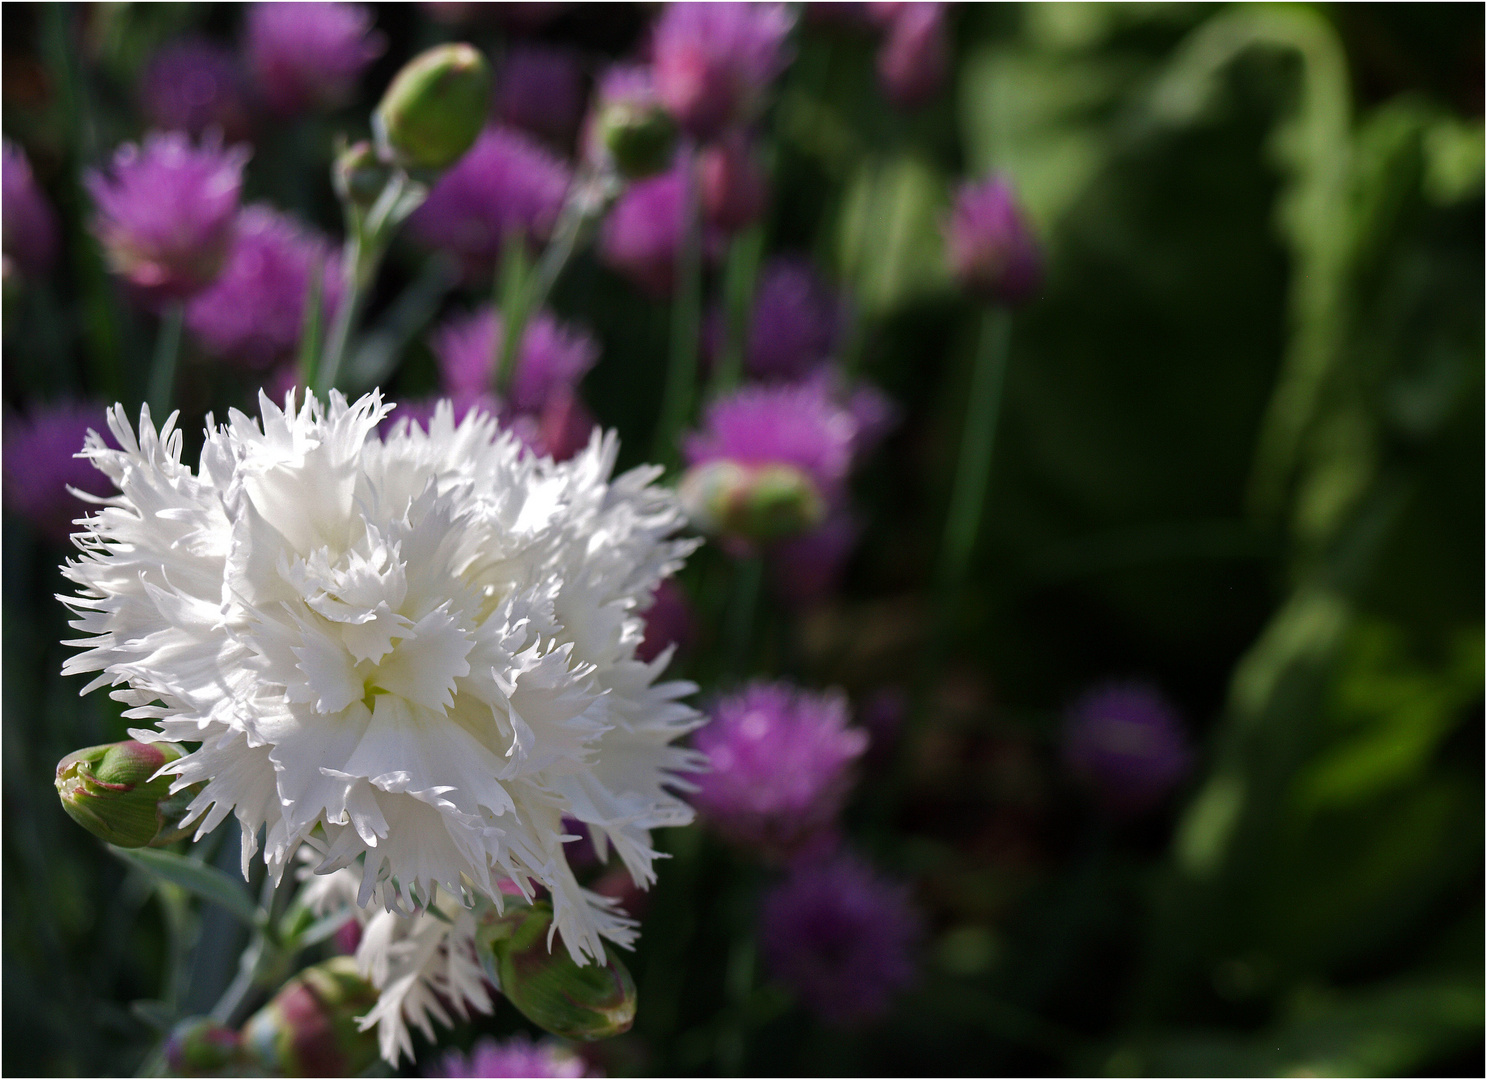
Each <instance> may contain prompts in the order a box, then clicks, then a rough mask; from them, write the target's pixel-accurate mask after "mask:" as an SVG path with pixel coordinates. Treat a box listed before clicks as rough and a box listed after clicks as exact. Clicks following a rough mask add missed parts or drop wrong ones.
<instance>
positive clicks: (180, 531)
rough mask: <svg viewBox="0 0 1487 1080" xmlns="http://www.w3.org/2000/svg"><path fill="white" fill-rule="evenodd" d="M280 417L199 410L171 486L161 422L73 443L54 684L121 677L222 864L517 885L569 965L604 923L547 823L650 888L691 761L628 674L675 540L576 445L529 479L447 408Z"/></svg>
mask: <svg viewBox="0 0 1487 1080" xmlns="http://www.w3.org/2000/svg"><path fill="white" fill-rule="evenodd" d="M294 405H295V403H294V395H293V394H292V393H291V394H290V395H289V397H288V398H287V400H286V405H285V408H284V409H283V410H280V409H279V408H277V407H276V406H275V405H274V404H273V403H272V402H271V401H269V400H268V399H267V398H266V397H262V396H261V397H260V408H261V412H262V422H261V426H260V423H259V422H257V421H254V420H252V419H250V418H249V417H247V416H245V415H243V414H242V413H239V412H237V411H236V410H234V411H233V412H232V414H231V416H230V418H229V422H228V423H227V424H225V425H223V426H221V427H213V425H212V424H211V421H210V418H209V419H208V431H207V435H206V443H205V445H204V447H203V449H202V453H201V464H200V467H199V469H198V470H197V471H196V472H192V470H191V469H189V468H188V467H186V466H184V465H183V464H182V463H181V433H180V432H179V431H175V430H174V421H175V417H174V416H172V417H171V418H170V419H169V420H167V421H166V423H165V426H164V428H163V429H162V430H161V431H160V433H159V434H158V435H157V434H156V431H155V428H154V425H153V424H152V423H151V422H150V417H149V412H148V410H145V411H144V412H143V413H142V415H141V418H140V424H139V434H138V438H136V437H135V435H134V433H133V432H132V431H131V430H130V426H129V423H128V421H127V419H126V417H125V414H124V411H123V408H122V407H121V406H116V407H115V408H114V409H113V410H112V411H111V413H110V415H109V427H110V428H111V429H112V431H113V434H114V437H115V439H116V440H117V441H118V444H119V446H120V447H121V449H118V450H114V449H112V448H110V447H109V446H108V445H107V444H105V443H104V441H103V439H101V438H100V437H98V436H97V435H96V434H90V436H89V439H88V445H87V449H86V451H85V453H86V455H87V456H88V457H90V458H91V459H92V460H93V462H94V463H95V464H96V465H97V466H98V468H100V469H101V470H103V472H105V473H107V474H108V476H109V477H110V478H111V479H112V480H113V481H114V483H115V484H116V485H117V486H118V489H119V494H118V495H117V496H115V497H113V498H110V499H103V500H99V502H100V503H101V504H102V506H103V509H102V510H101V511H100V512H98V513H97V514H95V515H93V516H91V517H89V518H88V519H86V521H85V522H84V525H85V528H86V531H85V532H83V533H81V534H79V535H78V536H77V537H75V541H76V543H77V544H78V546H79V547H80V548H81V550H82V555H81V556H80V557H79V558H77V559H75V560H72V561H70V562H69V563H68V564H67V565H66V566H65V567H64V573H65V574H66V575H67V576H68V578H70V579H71V580H72V581H74V582H76V583H77V584H78V585H79V586H80V589H79V593H78V595H77V596H75V597H64V598H62V599H63V600H64V602H65V603H67V604H68V605H69V606H70V607H71V608H72V610H73V611H74V613H75V614H76V615H77V619H76V620H75V621H74V622H73V623H72V626H73V627H74V628H75V629H77V630H78V631H80V632H81V633H82V634H83V635H86V636H84V637H82V638H81V639H80V640H77V641H75V642H72V644H75V645H78V646H84V647H86V651H85V652H83V653H81V654H80V655H78V656H75V657H73V658H72V659H71V660H69V661H68V663H67V664H66V666H65V667H64V669H63V670H64V672H66V673H73V672H94V671H96V672H101V674H100V675H99V676H98V677H97V678H95V679H94V680H93V681H92V682H91V683H90V684H89V685H88V686H87V687H86V688H85V689H84V692H85V693H86V692H87V691H88V690H91V689H93V688H94V687H97V686H100V685H104V684H110V685H113V686H123V687H124V688H121V689H117V690H115V691H113V695H114V697H115V698H117V699H118V700H120V701H122V702H125V703H126V704H128V705H130V706H131V708H130V710H129V711H128V712H127V713H126V714H125V715H126V716H129V717H131V718H135V719H150V720H153V721H154V722H155V725H156V729H155V730H148V729H147V730H140V731H134V732H132V734H133V735H134V736H135V737H136V738H139V739H144V740H170V741H172V742H189V743H199V744H200V745H199V747H198V748H197V749H195V750H194V751H192V752H191V753H189V754H187V755H186V756H185V757H183V758H181V759H180V760H178V761H176V762H174V763H172V764H171V765H169V766H167V767H166V769H165V770H164V771H166V772H170V773H174V774H176V776H177V778H178V779H177V781H176V784H175V787H177V788H184V787H186V786H188V785H191V784H195V783H198V782H202V781H205V787H204V788H203V790H202V791H201V793H200V795H198V796H197V798H196V799H195V800H194V801H193V802H192V804H191V807H190V815H191V818H190V819H195V818H198V817H199V818H200V825H199V829H200V832H206V831H209V830H211V829H213V828H215V827H216V826H217V825H218V824H219V823H220V822H221V821H222V820H223V819H224V818H225V817H226V815H227V814H228V813H233V814H235V815H236V816H237V818H238V820H239V822H240V823H241V826H242V831H243V840H244V844H243V852H244V854H243V863H244V870H245V872H246V869H247V865H248V860H249V858H250V857H251V856H252V854H253V853H254V852H255V851H256V850H257V846H258V833H259V831H260V830H261V829H262V830H264V841H263V845H264V846H263V857H264V860H265V862H266V863H267V864H268V866H269V867H270V869H271V871H272V872H273V874H274V875H275V877H276V879H277V878H278V877H279V876H281V875H282V873H283V871H284V868H285V865H286V863H287V861H288V859H289V857H290V855H291V853H292V852H293V851H294V850H295V848H296V847H297V846H298V845H299V844H300V843H301V842H302V841H304V840H306V839H307V838H309V837H310V836H311V834H312V832H313V833H314V835H315V839H316V845H315V846H316V847H317V849H320V850H322V851H323V852H324V858H323V860H322V861H321V863H320V864H319V866H318V867H317V871H318V872H320V873H329V872H332V871H334V870H336V869H338V868H341V867H351V866H352V865H353V863H356V862H358V860H360V866H359V868H358V870H359V873H360V883H359V887H358V896H357V901H358V903H359V904H362V905H365V904H367V903H369V902H371V901H372V900H373V899H376V900H377V901H379V902H380V903H382V904H383V905H384V906H385V907H386V908H387V909H388V910H390V911H398V912H408V911H411V910H414V909H416V908H419V907H423V906H426V905H428V904H430V903H432V902H433V901H434V900H435V899H436V897H437V895H438V890H439V889H440V888H442V889H443V890H445V891H446V892H448V893H449V894H450V895H451V896H453V897H456V898H458V899H459V900H460V901H462V902H468V901H469V900H471V899H472V898H473V895H474V894H483V895H485V896H487V897H490V898H491V899H492V900H493V901H494V902H495V903H496V904H497V905H499V904H500V903H501V892H500V882H501V881H503V880H505V881H510V882H512V883H514V884H515V886H516V887H517V889H518V890H519V891H520V892H521V893H523V895H527V896H531V895H532V894H533V888H534V885H535V884H540V885H542V886H545V887H546V888H547V889H548V890H549V891H550V893H551V896H552V903H553V909H554V913H555V917H556V923H557V926H558V931H559V933H560V934H561V935H562V937H563V940H564V942H565V943H566V945H567V947H568V949H569V951H570V952H571V953H572V954H573V957H574V959H575V961H577V962H579V963H583V962H584V959H585V955H587V956H589V957H600V956H602V949H603V945H602V942H601V938H602V937H609V938H610V939H611V940H618V941H623V940H624V939H625V938H626V936H627V935H628V934H629V933H630V929H629V927H628V925H627V924H625V923H624V921H623V920H617V919H616V918H615V916H614V913H613V912H612V911H610V910H609V909H608V908H607V907H606V906H605V905H604V904H602V903H601V902H600V901H599V900H598V898H596V897H594V896H593V894H590V893H587V892H586V891H585V890H583V889H581V888H580V887H579V886H578V883H577V882H576V880H575V879H574V876H573V874H572V871H571V870H570V869H569V866H568V862H567V859H566V858H565V856H564V851H563V845H564V841H565V840H571V839H573V837H571V836H565V834H564V830H563V827H562V819H563V817H564V816H565V815H566V816H571V817H573V818H577V819H579V820H581V821H583V822H586V823H587V824H588V825H589V827H590V828H589V831H590V832H591V834H592V835H593V836H594V838H595V842H596V844H597V845H598V846H599V847H600V848H601V851H603V850H604V849H606V848H607V847H608V846H609V845H612V846H613V847H614V850H615V851H616V853H617V854H618V855H619V856H620V858H621V859H622V860H623V861H624V863H625V865H626V866H627V867H628V868H629V870H630V873H631V875H632V876H633V877H634V879H635V881H636V883H637V884H641V885H648V884H649V883H650V882H652V881H653V880H654V876H655V875H654V870H653V867H652V861H653V859H654V858H655V857H656V853H655V851H654V850H653V849H652V847H651V837H650V830H651V829H653V828H656V827H659V826H666V825H683V824H686V823H687V822H689V821H690V820H691V818H692V811H691V809H690V808H689V807H688V806H687V805H686V804H685V803H684V802H682V801H681V800H680V799H679V798H677V797H676V795H675V794H674V793H673V791H674V789H683V790H685V789H686V788H687V787H688V785H687V784H686V783H685V781H684V780H682V779H681V778H680V775H679V774H682V773H685V772H689V771H695V770H696V769H697V768H698V767H699V766H700V764H701V763H700V761H699V758H698V756H697V755H696V754H695V753H694V752H692V751H689V750H686V749H684V748H680V747H676V746H674V745H672V744H673V741H674V740H675V739H676V738H677V737H678V736H680V735H682V734H683V733H685V732H687V731H689V730H691V729H692V728H694V727H695V726H696V725H697V724H698V723H699V722H700V719H701V718H700V717H699V715H698V714H697V713H696V712H695V711H694V710H693V709H691V708H690V707H689V706H687V705H685V704H683V703H682V702H681V701H680V699H681V698H683V697H685V696H686V695H687V694H689V693H691V692H693V691H694V690H695V687H694V686H692V685H691V684H689V683H682V682H662V683H657V682H656V679H657V677H658V676H659V675H660V673H661V671H662V670H663V669H664V667H665V664H666V660H667V657H665V656H663V657H659V658H657V660H656V661H654V662H652V663H651V664H645V663H642V662H640V661H638V660H636V659H635V647H636V645H637V644H638V643H639V642H640V640H641V637H642V633H643V625H642V622H641V620H640V619H639V618H638V617H637V616H636V614H635V611H636V609H637V607H639V606H643V605H644V603H645V602H646V600H647V599H648V597H649V596H650V594H651V593H652V591H653V590H654V589H655V587H656V585H657V583H658V582H659V581H660V580H661V579H662V578H663V577H665V576H666V575H667V574H670V573H672V572H673V571H674V570H675V569H676V568H677V567H678V566H679V565H680V561H681V559H682V558H684V557H685V555H686V554H687V553H688V552H689V551H690V550H691V548H692V544H691V542H690V541H685V540H675V539H670V537H671V536H672V534H673V533H674V532H675V531H676V530H677V529H678V528H679V527H680V526H681V524H682V520H683V518H682V513H681V511H680V509H679V507H678V505H677V502H676V500H675V498H674V496H673V495H672V494H671V493H670V492H669V491H667V490H665V489H664V488H660V487H657V486H655V485H654V481H655V480H656V478H657V477H658V476H659V473H660V470H659V469H657V468H654V467H646V468H640V469H635V470H632V471H631V472H628V473H625V474H624V475H622V476H619V477H617V478H614V479H611V478H610V474H611V473H612V471H613V467H614V460H615V454H616V449H617V443H616V440H615V439H614V437H613V436H612V435H610V436H606V437H600V435H599V434H598V433H597V432H596V433H595V436H594V438H593V440H592V441H591V442H590V444H589V446H588V448H587V449H586V450H584V451H583V452H582V453H580V454H579V455H578V456H577V457H575V458H574V459H572V460H571V461H569V462H565V463H562V464H555V463H554V462H552V461H551V460H550V459H546V458H537V457H535V456H534V455H532V454H530V453H529V452H527V451H525V450H524V449H523V448H522V447H521V445H520V444H519V443H518V442H517V441H516V439H514V438H513V437H512V436H510V435H509V434H501V433H499V432H498V430H497V428H496V425H495V422H494V421H492V420H490V419H488V418H486V417H484V416H480V415H476V414H473V413H472V414H471V415H470V416H467V417H466V419H465V420H464V421H463V422H462V423H460V424H458V425H456V424H455V423H454V420H453V415H452V412H451V411H450V409H449V407H448V405H447V404H445V405H442V406H441V407H440V409H439V410H438V411H437V412H436V414H435V416H434V419H433V420H432V421H431V423H430V427H429V431H428V433H427V434H426V433H425V432H424V431H423V430H422V429H420V428H418V427H416V426H410V425H407V424H403V425H400V426H399V427H398V428H397V430H396V431H395V432H394V433H393V434H392V435H391V436H389V437H388V438H387V440H386V441H385V442H384V441H382V440H381V439H379V438H377V437H376V435H375V434H374V432H375V429H376V427H377V424H378V423H379V421H381V420H382V418H383V417H384V416H385V415H386V413H387V411H388V407H387V406H385V405H383V404H382V401H381V398H380V396H379V395H377V394H375V393H374V394H371V395H368V396H367V397H364V398H362V399H361V400H360V401H358V402H356V404H354V405H348V404H347V403H346V400H345V399H344V398H343V397H341V396H340V395H339V394H337V393H336V392H334V391H332V392H331V395H330V404H329V405H328V406H322V405H321V403H320V402H319V401H317V400H316V399H315V398H314V397H313V396H310V397H309V398H308V400H307V401H306V402H305V403H304V405H303V406H302V407H300V408H299V409H298V410H296V409H295V407H294ZM190 819H188V820H190Z"/></svg>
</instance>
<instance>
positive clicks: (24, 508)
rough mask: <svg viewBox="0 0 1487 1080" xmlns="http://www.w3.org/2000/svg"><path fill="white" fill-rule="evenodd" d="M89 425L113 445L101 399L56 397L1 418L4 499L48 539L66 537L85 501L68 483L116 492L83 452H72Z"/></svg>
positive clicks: (91, 490) (63, 539)
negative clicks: (49, 401) (3, 440)
mask: <svg viewBox="0 0 1487 1080" xmlns="http://www.w3.org/2000/svg"><path fill="white" fill-rule="evenodd" d="M89 429H92V430H94V431H97V432H99V433H100V434H102V435H103V436H104V438H105V440H106V441H107V442H108V444H109V445H110V446H116V445H117V444H116V443H115V442H114V440H113V437H112V435H110V434H109V431H108V422H107V420H106V419H105V414H104V408H103V406H102V405H98V404H94V403H88V402H80V401H60V402H56V403H54V404H50V405H38V406H34V407H33V408H32V409H31V410H30V412H29V414H28V415H25V416H20V415H16V414H12V415H10V416H7V417H6V419H5V448H4V455H3V471H4V477H5V504H6V506H8V507H9V508H10V509H11V510H13V511H15V512H16V513H17V514H20V515H21V516H22V517H24V518H27V519H28V520H30V522H31V524H32V525H34V526H35V527H36V529H37V531H38V532H40V533H41V534H42V535H43V536H45V537H47V538H48V539H51V540H56V541H59V542H66V540H67V537H68V536H69V535H71V533H72V522H73V519H75V518H78V517H81V516H82V515H83V514H84V513H85V512H86V511H87V510H88V506H87V504H85V503H84V502H83V501H82V500H80V499H79V498H78V497H77V496H76V495H73V494H72V492H70V491H68V490H67V489H68V487H69V485H70V486H71V487H75V488H77V489H78V490H80V491H85V492H88V493H89V494H92V495H97V496H100V497H102V496H107V495H112V494H114V493H115V492H114V485H113V482H112V481H110V480H109V478H108V477H107V476H105V475H104V474H103V473H101V472H99V471H98V469H96V468H94V466H93V463H92V462H91V461H89V460H87V459H86V458H79V457H75V456H74V455H76V454H77V453H78V452H79V451H81V450H82V448H83V443H84V442H85V441H86V439H87V436H88V431H89Z"/></svg>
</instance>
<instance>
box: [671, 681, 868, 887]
mask: <svg viewBox="0 0 1487 1080" xmlns="http://www.w3.org/2000/svg"><path fill="white" fill-rule="evenodd" d="M849 720H850V717H849V714H848V710H847V699H846V698H845V696H843V695H842V694H840V693H825V694H815V693H811V692H809V691H805V690H799V689H796V688H795V687H793V686H790V685H789V684H787V683H764V682H756V683H752V684H750V685H749V686H746V687H745V688H744V689H743V690H742V691H740V692H739V693H737V694H734V695H731V696H729V697H725V698H722V699H720V700H719V701H718V702H717V703H716V704H714V706H713V708H712V721H711V722H710V723H709V724H708V725H707V726H706V727H704V728H702V729H701V730H699V731H698V732H697V734H696V735H695V736H694V737H693V746H694V747H695V748H696V749H698V750H700V751H702V753H704V754H705V755H707V758H708V762H709V765H710V771H709V772H706V773H703V774H702V775H701V776H699V777H698V778H697V779H696V783H697V793H696V794H695V795H694V796H693V800H692V801H693V803H694V804H695V805H696V806H697V809H698V810H700V811H701V812H702V814H703V815H704V816H705V817H706V818H707V819H708V821H709V822H710V823H711V824H712V825H713V827H714V828H715V829H717V831H718V832H719V833H720V834H722V835H723V836H724V837H726V838H727V839H728V840H730V841H731V842H733V843H736V844H739V845H742V846H744V847H748V848H752V849H755V850H757V851H759V852H761V853H763V854H765V855H768V856H771V857H775V858H788V857H789V856H790V855H792V854H794V853H796V852H798V851H799V850H801V848H802V847H804V846H805V845H806V844H808V843H810V841H812V840H813V839H815V838H817V837H819V836H821V835H822V834H824V833H827V832H829V831H830V830H831V828H832V827H833V826H834V825H835V823H836V819H837V816H838V815H839V814H840V813H841V809H842V804H843V803H844V802H845V801H846V798H847V795H848V793H849V791H850V790H851V780H852V776H851V773H852V766H853V764H854V763H855V762H856V760H857V759H858V758H859V757H861V756H862V753H863V751H864V750H866V749H867V733H866V732H864V731H862V730H860V729H858V728H854V727H851V726H850V725H849Z"/></svg>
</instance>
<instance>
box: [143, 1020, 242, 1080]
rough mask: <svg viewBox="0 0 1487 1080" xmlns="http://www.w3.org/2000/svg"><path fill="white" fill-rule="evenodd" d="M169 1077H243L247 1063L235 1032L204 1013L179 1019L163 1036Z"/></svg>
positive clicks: (240, 1041)
mask: <svg viewBox="0 0 1487 1080" xmlns="http://www.w3.org/2000/svg"><path fill="white" fill-rule="evenodd" d="M164 1050H165V1065H166V1068H167V1069H169V1070H170V1075H171V1076H247V1075H249V1072H250V1071H249V1070H248V1069H247V1068H246V1067H245V1066H247V1064H248V1062H247V1059H246V1058H245V1057H244V1055H243V1047H242V1039H241V1038H240V1037H239V1035H238V1033H237V1032H236V1031H233V1030H232V1029H231V1028H228V1027H223V1026H222V1025H221V1024H219V1023H217V1022H216V1021H215V1020H210V1019H208V1018H207V1017H205V1016H193V1017H192V1018H191V1019H189V1020H182V1021H181V1022H180V1023H179V1024H177V1025H176V1026H175V1027H174V1028H173V1029H171V1033H170V1034H169V1035H168V1036H166V1039H165V1047H164Z"/></svg>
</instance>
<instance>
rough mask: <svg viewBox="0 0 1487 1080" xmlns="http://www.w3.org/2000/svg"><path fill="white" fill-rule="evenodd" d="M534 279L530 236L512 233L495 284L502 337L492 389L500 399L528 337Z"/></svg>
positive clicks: (496, 357)
mask: <svg viewBox="0 0 1487 1080" xmlns="http://www.w3.org/2000/svg"><path fill="white" fill-rule="evenodd" d="M530 276H531V275H530V273H529V267H528V264H527V241H526V237H524V236H522V235H521V234H519V233H511V234H510V235H508V236H507V237H506V243H505V245H504V250H503V251H502V252H501V266H500V268H499V269H498V270H497V271H496V282H495V293H496V295H495V306H496V310H497V311H499V312H500V313H501V334H500V336H499V337H498V338H497V339H496V355H495V364H494V366H493V367H492V379H493V384H492V387H491V388H492V389H493V390H494V391H495V392H496V395H497V396H498V397H504V396H505V394H506V391H507V390H508V389H509V388H510V386H511V380H512V378H513V377H515V375H516V364H517V354H518V352H519V351H520V347H521V340H522V338H523V337H525V336H526V331H527V318H528V316H529V315H530V314H531V309H530V308H529V307H528V306H527V298H528V296H529V293H528V290H527V281H528V278H529V277H530Z"/></svg>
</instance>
